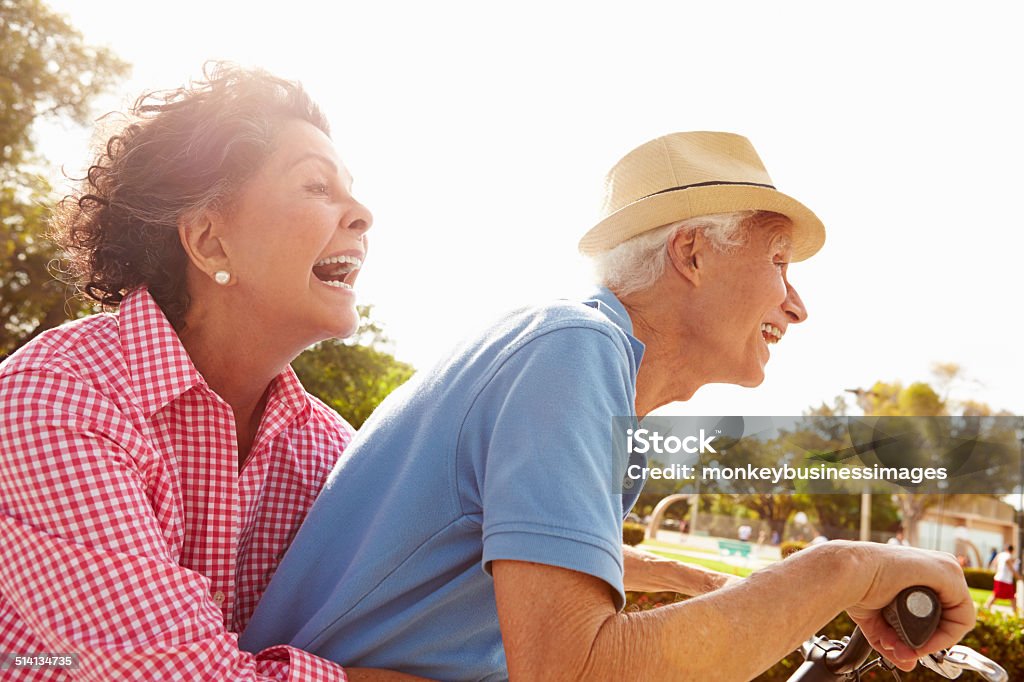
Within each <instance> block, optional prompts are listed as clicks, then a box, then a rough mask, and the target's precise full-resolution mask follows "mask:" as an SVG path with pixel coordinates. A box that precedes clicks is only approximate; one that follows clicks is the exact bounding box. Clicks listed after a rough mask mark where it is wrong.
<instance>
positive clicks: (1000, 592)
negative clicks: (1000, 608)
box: [985, 545, 1024, 616]
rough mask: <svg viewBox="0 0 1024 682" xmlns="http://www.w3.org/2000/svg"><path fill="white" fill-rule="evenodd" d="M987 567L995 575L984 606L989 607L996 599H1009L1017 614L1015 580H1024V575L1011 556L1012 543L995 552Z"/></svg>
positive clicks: (1018, 612) (1018, 608) (1018, 609)
mask: <svg viewBox="0 0 1024 682" xmlns="http://www.w3.org/2000/svg"><path fill="white" fill-rule="evenodd" d="M989 568H990V569H992V570H993V571H995V577H994V579H993V581H992V596H991V597H989V598H988V600H987V601H986V602H985V608H986V609H991V608H992V605H993V604H995V602H996V600H997V599H1009V600H1010V604H1011V606H1012V607H1013V612H1014V614H1015V615H1017V616H1019V615H1020V607H1019V605H1018V604H1017V581H1018V580H1024V577H1022V576H1021V574H1020V571H1019V570H1018V569H1019V565H1018V562H1017V561H1016V560H1015V559H1014V558H1013V545H1007V546H1006V549H1004V550H1003V551H1002V552H999V553H998V554H996V557H995V558H994V559H993V560H992V563H991V564H989Z"/></svg>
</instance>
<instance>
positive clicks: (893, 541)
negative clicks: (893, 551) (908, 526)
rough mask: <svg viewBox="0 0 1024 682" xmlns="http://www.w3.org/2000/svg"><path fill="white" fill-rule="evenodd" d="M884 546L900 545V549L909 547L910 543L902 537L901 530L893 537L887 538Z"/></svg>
mask: <svg viewBox="0 0 1024 682" xmlns="http://www.w3.org/2000/svg"><path fill="white" fill-rule="evenodd" d="M886 544H889V545H900V546H901V547H910V542H908V541H907V539H906V538H905V537H903V531H902V530H898V531H896V535H895V537H891V538H889V541H888V542H887V543H886Z"/></svg>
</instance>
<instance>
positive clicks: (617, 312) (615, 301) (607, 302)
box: [587, 287, 644, 365]
mask: <svg viewBox="0 0 1024 682" xmlns="http://www.w3.org/2000/svg"><path fill="white" fill-rule="evenodd" d="M587 304H588V305H589V304H593V307H595V308H597V309H598V310H599V311H601V312H602V313H604V315H605V317H607V318H608V319H609V320H611V321H612V322H614V323H615V325H616V326H617V327H618V328H619V329H621V330H622V331H623V332H624V333H625V334H626V338H627V339H629V345H630V346H631V347H632V348H633V355H635V356H636V362H637V365H639V364H640V359H641V358H642V357H643V354H644V344H643V343H642V342H641V341H640V340H639V339H638V338H636V337H635V336H633V320H632V319H630V317H629V313H628V312H626V306H624V305H622V301H620V300H619V297H618V296H616V295H615V294H614V293H612V290H611V289H609V288H608V287H599V288H598V289H597V291H595V292H594V293H593V294H592V295H591V296H590V300H589V301H587Z"/></svg>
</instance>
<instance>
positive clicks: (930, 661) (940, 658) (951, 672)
mask: <svg viewBox="0 0 1024 682" xmlns="http://www.w3.org/2000/svg"><path fill="white" fill-rule="evenodd" d="M917 662H918V663H920V664H921V665H923V666H924V667H926V668H928V669H929V670H931V671H932V672H935V673H938V674H940V675H942V676H943V677H945V678H946V679H948V680H955V679H956V678H958V677H960V673H962V672H963V671H964V669H963V667H962V666H961V665H959V664H958V663H956V662H954V661H951V660H947V659H946V651H945V650H943V651H938V652H936V653H934V654H928V655H927V656H925V657H924V658H919V659H917Z"/></svg>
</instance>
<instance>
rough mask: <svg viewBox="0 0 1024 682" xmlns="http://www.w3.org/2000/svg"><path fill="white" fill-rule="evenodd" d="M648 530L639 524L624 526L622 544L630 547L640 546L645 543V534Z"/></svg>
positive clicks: (626, 524)
mask: <svg viewBox="0 0 1024 682" xmlns="http://www.w3.org/2000/svg"><path fill="white" fill-rule="evenodd" d="M646 531H647V528H646V527H644V526H643V525H641V524H639V523H624V524H622V542H623V543H625V544H627V545H629V546H631V547H632V546H634V545H639V544H640V543H641V542H643V541H644V533H645V532H646Z"/></svg>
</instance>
